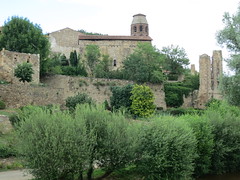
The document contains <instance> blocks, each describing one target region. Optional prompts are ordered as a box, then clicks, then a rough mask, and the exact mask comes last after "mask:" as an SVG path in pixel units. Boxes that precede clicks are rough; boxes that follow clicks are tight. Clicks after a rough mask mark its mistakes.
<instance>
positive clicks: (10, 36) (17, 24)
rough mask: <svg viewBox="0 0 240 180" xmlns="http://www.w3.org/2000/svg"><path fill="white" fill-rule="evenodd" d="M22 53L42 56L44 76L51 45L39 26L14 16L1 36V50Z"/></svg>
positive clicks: (5, 25)
mask: <svg viewBox="0 0 240 180" xmlns="http://www.w3.org/2000/svg"><path fill="white" fill-rule="evenodd" d="M2 48H5V49H7V50H9V51H17V52H22V53H32V54H40V60H41V61H40V63H41V75H42V74H44V72H42V70H43V64H44V63H43V61H44V60H45V59H46V58H47V56H48V54H49V48H50V44H49V41H48V39H47V37H46V36H45V35H44V34H43V33H42V29H41V27H40V26H39V25H37V24H33V23H32V22H30V21H29V20H28V19H27V18H22V17H17V16H13V17H11V18H10V19H8V20H7V21H6V22H5V23H4V26H3V28H2V33H1V34H0V49H2Z"/></svg>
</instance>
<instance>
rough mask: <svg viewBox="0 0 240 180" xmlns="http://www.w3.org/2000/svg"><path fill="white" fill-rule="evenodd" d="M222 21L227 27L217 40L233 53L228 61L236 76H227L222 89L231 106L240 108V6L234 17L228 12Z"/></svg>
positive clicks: (223, 80)
mask: <svg viewBox="0 0 240 180" xmlns="http://www.w3.org/2000/svg"><path fill="white" fill-rule="evenodd" d="M222 21H223V23H224V24H225V27H224V28H223V29H222V30H220V31H218V32H217V35H216V38H217V41H218V43H219V44H220V45H223V46H226V48H227V49H228V50H229V51H230V52H231V55H230V58H229V59H227V60H226V61H227V63H228V66H229V67H230V69H231V70H233V71H234V72H235V75H232V76H226V75H225V76H224V77H223V78H222V81H221V89H222V92H223V95H224V97H225V98H226V99H227V100H228V102H229V103H230V104H233V105H238V106H240V91H239V87H240V6H239V7H238V10H237V12H236V13H235V14H233V15H230V14H229V13H227V12H226V13H225V14H224V16H223V20H222Z"/></svg>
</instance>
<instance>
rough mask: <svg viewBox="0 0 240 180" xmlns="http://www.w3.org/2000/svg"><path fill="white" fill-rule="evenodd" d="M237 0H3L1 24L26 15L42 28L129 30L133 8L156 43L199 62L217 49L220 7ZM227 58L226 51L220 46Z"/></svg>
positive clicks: (231, 8) (229, 8)
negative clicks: (143, 17) (143, 18)
mask: <svg viewBox="0 0 240 180" xmlns="http://www.w3.org/2000/svg"><path fill="white" fill-rule="evenodd" d="M238 4H239V0H146V1H144V0H4V1H1V5H0V26H2V25H4V22H5V21H6V20H7V19H8V18H9V17H11V16H20V17H26V18H28V19H29V20H30V21H31V22H33V23H36V24H39V25H40V26H41V28H42V29H43V32H44V33H49V32H53V31H57V30H60V29H63V28H65V27H69V28H72V29H74V30H79V29H84V30H86V31H89V32H98V33H102V34H108V35H130V25H131V22H132V18H133V17H132V16H133V15H134V14H138V13H142V14H145V15H146V18H147V21H148V24H149V33H150V34H149V35H150V36H151V38H152V39H153V45H155V46H156V47H157V48H158V49H161V48H162V47H164V46H169V45H171V44H173V45H179V46H180V47H182V48H184V49H185V50H186V53H187V54H188V57H189V59H190V61H191V63H194V64H196V67H197V68H198V61H199V55H201V54H204V53H206V54H208V55H210V56H211V55H212V51H213V50H221V49H222V48H221V47H220V46H218V45H217V41H216V38H215V34H216V32H217V31H218V30H221V29H222V28H223V27H224V26H223V24H222V17H223V14H224V12H229V13H230V14H234V13H235V12H236V11H237V7H238ZM223 57H224V58H227V51H226V50H223Z"/></svg>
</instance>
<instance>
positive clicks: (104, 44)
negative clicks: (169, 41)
mask: <svg viewBox="0 0 240 180" xmlns="http://www.w3.org/2000/svg"><path fill="white" fill-rule="evenodd" d="M130 32H131V34H130V36H110V35H85V34H83V33H81V32H79V31H75V30H72V29H70V28H65V29H62V30H59V31H55V32H52V33H49V34H48V36H49V41H50V43H51V51H52V52H56V53H62V54H65V55H66V56H67V57H69V55H70V53H71V52H72V51H74V50H76V51H77V52H78V53H80V54H81V55H83V54H84V51H85V47H86V46H87V45H90V44H94V45H97V46H99V48H100V52H101V54H106V55H109V56H110V58H111V59H112V69H118V68H120V67H121V66H122V62H123V60H124V59H125V58H126V57H127V56H128V55H130V54H131V53H133V51H134V49H135V48H136V46H137V44H138V43H140V42H147V43H151V41H152V38H151V37H150V36H149V25H148V22H147V19H146V15H144V14H136V15H134V16H133V20H132V23H131V27H130Z"/></svg>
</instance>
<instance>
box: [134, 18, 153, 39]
mask: <svg viewBox="0 0 240 180" xmlns="http://www.w3.org/2000/svg"><path fill="white" fill-rule="evenodd" d="M148 35H149V29H148V22H147V19H146V15H144V14H136V15H134V16H133V21H132V24H131V36H148Z"/></svg>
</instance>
